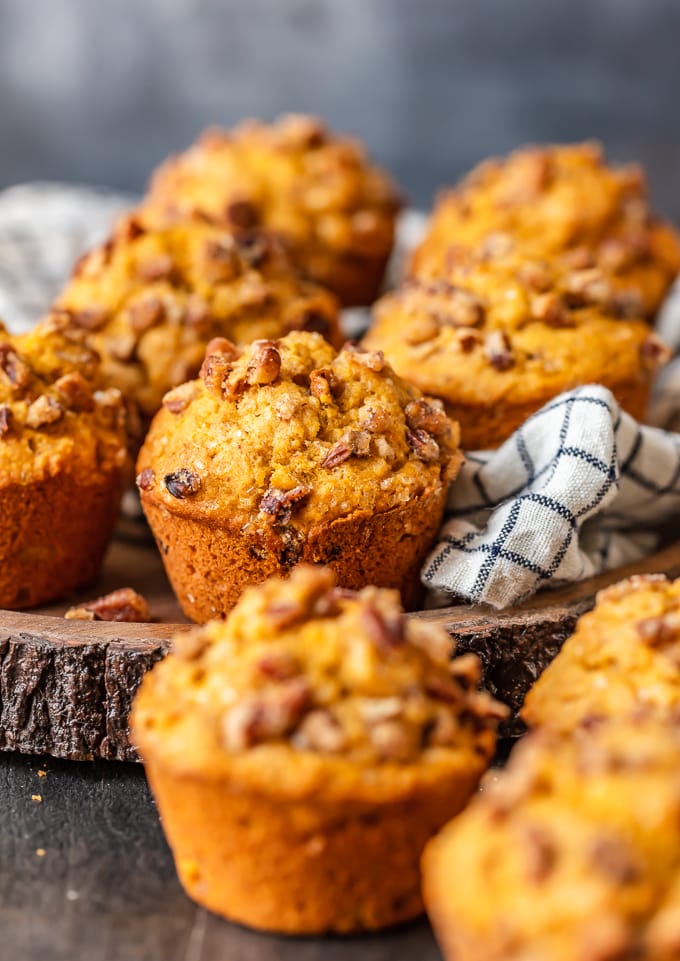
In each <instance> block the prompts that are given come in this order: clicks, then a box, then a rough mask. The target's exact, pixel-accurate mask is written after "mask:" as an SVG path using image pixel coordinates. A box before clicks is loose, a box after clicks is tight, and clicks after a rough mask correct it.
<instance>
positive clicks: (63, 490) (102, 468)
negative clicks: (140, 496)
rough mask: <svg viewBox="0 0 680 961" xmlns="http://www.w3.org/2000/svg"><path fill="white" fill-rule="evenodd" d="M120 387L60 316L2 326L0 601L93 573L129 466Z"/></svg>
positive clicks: (11, 603) (32, 595)
mask: <svg viewBox="0 0 680 961" xmlns="http://www.w3.org/2000/svg"><path fill="white" fill-rule="evenodd" d="M126 445H127V431H126V417H125V411H124V407H123V400H122V397H121V393H120V391H119V390H117V389H116V388H108V389H102V384H101V377H100V369H99V360H98V357H97V355H96V354H95V353H94V352H93V351H91V350H90V349H89V348H88V347H87V346H86V345H85V344H84V343H83V338H82V336H81V335H80V334H79V333H78V332H77V331H73V330H72V329H70V328H69V325H68V324H67V323H66V322H64V320H63V318H59V317H48V318H47V319H46V320H44V321H43V322H41V323H40V324H38V325H37V326H36V328H34V330H33V331H31V332H30V333H28V334H23V335H21V336H11V335H10V334H8V333H7V332H6V331H5V330H4V328H2V329H1V330H0V512H2V516H3V517H4V519H5V520H4V523H3V526H2V531H1V532H0V606H2V607H5V608H17V607H30V606H33V605H36V604H40V603H47V601H49V600H52V599H54V598H57V597H60V596H63V595H65V594H68V593H69V592H70V591H71V590H74V589H75V588H76V587H82V586H84V585H85V584H87V583H88V582H89V581H91V580H92V579H93V578H94V576H95V574H96V573H97V570H98V569H99V565H100V563H101V559H102V556H103V553H104V550H105V548H106V546H107V544H108V541H109V538H110V535H111V532H112V530H113V525H114V522H115V517H116V513H117V509H118V503H119V501H120V496H121V490H122V485H123V479H124V475H125V473H126V468H127V446H126Z"/></svg>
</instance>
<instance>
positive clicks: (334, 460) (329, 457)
mask: <svg viewBox="0 0 680 961" xmlns="http://www.w3.org/2000/svg"><path fill="white" fill-rule="evenodd" d="M370 452H371V435H370V434H369V433H368V431H365V430H348V431H345V433H344V434H343V435H342V437H341V438H340V440H338V441H336V442H335V444H333V446H332V447H331V448H330V450H329V451H328V453H327V454H326V456H325V457H324V459H323V460H322V461H321V466H322V467H325V468H326V469H327V470H332V469H333V468H334V467H337V466H338V465H339V464H342V463H344V462H345V461H346V460H349V458H350V457H368V456H369V454H370Z"/></svg>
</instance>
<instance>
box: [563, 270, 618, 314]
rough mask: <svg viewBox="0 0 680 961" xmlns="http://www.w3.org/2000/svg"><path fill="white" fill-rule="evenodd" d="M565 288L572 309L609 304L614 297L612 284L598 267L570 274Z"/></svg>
mask: <svg viewBox="0 0 680 961" xmlns="http://www.w3.org/2000/svg"><path fill="white" fill-rule="evenodd" d="M565 286H566V297H567V302H568V303H569V305H570V306H572V307H585V306H587V305H588V304H607V303H609V302H610V301H611V299H612V296H613V291H612V287H611V284H610V283H609V281H608V280H607V278H606V277H605V276H604V274H603V273H602V271H601V270H600V269H599V268H597V267H591V268H588V269H587V270H578V271H576V272H575V273H573V274H569V275H568V276H567V278H566V283H565Z"/></svg>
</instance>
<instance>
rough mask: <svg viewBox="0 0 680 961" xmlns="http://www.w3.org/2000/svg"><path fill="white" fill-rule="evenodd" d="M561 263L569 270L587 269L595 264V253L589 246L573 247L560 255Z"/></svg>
mask: <svg viewBox="0 0 680 961" xmlns="http://www.w3.org/2000/svg"><path fill="white" fill-rule="evenodd" d="M562 263H563V264H564V265H565V267H569V268H571V270H588V269H589V268H590V267H594V266H595V255H594V253H593V251H592V250H591V249H590V248H589V247H574V248H573V249H572V250H567V251H566V252H565V253H564V254H563V255H562Z"/></svg>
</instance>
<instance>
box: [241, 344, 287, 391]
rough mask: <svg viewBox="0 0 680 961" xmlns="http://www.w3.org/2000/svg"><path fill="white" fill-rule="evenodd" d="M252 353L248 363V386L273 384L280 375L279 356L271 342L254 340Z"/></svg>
mask: <svg viewBox="0 0 680 961" xmlns="http://www.w3.org/2000/svg"><path fill="white" fill-rule="evenodd" d="M253 348H254V353H253V356H252V358H251V360H250V362H249V363H248V368H247V374H246V376H247V380H248V383H249V384H259V385H263V384H273V383H274V381H275V380H276V379H277V377H278V376H279V374H280V373H281V354H280V353H279V350H278V347H277V345H276V343H275V342H274V341H273V340H256V341H255V343H254V344H253Z"/></svg>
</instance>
